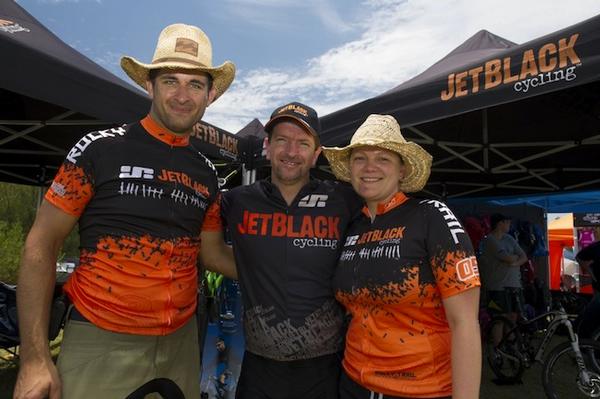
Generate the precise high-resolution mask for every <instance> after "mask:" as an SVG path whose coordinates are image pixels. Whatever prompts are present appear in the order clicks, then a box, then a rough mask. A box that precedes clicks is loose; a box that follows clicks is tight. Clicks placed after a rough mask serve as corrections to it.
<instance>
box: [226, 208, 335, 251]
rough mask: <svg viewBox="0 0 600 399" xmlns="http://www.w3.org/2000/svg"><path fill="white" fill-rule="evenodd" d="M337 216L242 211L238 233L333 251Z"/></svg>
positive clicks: (302, 246)
mask: <svg viewBox="0 0 600 399" xmlns="http://www.w3.org/2000/svg"><path fill="white" fill-rule="evenodd" d="M339 225H340V218H339V216H311V215H304V216H293V215H287V214H285V213H282V212H274V213H257V212H249V211H244V215H243V218H242V223H238V225H237V231H238V233H240V234H243V235H255V236H268V237H288V238H293V240H292V244H293V245H294V246H295V247H298V248H300V249H304V248H315V247H319V248H329V249H336V248H337V246H338V240H339V239H340V228H339Z"/></svg>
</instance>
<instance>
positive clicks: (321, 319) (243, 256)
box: [221, 180, 362, 361]
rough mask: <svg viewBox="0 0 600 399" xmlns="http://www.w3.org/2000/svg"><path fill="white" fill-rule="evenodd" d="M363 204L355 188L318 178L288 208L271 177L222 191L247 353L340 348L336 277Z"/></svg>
mask: <svg viewBox="0 0 600 399" xmlns="http://www.w3.org/2000/svg"><path fill="white" fill-rule="evenodd" d="M361 203H362V201H360V200H359V198H358V197H357V196H356V195H355V194H354V192H353V190H352V188H351V187H350V186H348V185H343V184H339V183H336V182H323V181H319V180H311V181H310V182H309V183H308V184H307V185H305V186H304V187H303V188H302V189H301V190H300V192H299V193H298V195H297V196H296V198H295V199H294V201H293V203H292V204H291V205H290V206H288V205H287V203H286V202H285V200H284V199H283V197H282V196H281V193H280V192H279V189H278V188H277V187H276V186H275V185H273V184H272V183H271V182H270V181H267V180H262V181H258V182H256V183H254V184H252V185H250V186H243V187H236V188H235V189H233V190H231V191H229V192H226V193H224V194H223V200H222V205H221V207H222V212H221V213H222V215H223V219H224V220H225V222H226V224H227V226H228V228H229V234H230V236H231V241H232V244H233V251H234V254H235V260H236V265H237V271H238V277H239V281H240V285H241V291H242V296H243V303H244V333H245V341H246V349H247V350H248V351H249V352H252V353H254V354H256V355H259V356H262V357H266V358H269V359H273V360H280V361H288V360H299V359H309V358H314V357H318V356H323V355H327V354H331V353H336V352H338V351H341V350H342V342H343V323H344V320H343V311H342V308H341V306H340V305H339V304H338V303H337V302H336V300H335V298H334V296H333V291H332V289H331V278H332V277H333V273H334V271H335V267H336V264H337V260H338V258H339V254H340V250H341V244H342V243H343V239H344V234H345V231H346V228H347V226H348V224H349V222H350V220H351V218H352V216H353V215H356V214H357V213H358V212H359V211H360V207H361Z"/></svg>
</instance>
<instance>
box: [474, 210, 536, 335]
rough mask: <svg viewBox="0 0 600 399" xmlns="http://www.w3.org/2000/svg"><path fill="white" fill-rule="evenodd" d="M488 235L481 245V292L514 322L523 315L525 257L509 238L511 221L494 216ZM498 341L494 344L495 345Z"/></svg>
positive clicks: (508, 218) (500, 216)
mask: <svg viewBox="0 0 600 399" xmlns="http://www.w3.org/2000/svg"><path fill="white" fill-rule="evenodd" d="M490 220H491V226H492V231H491V232H490V233H489V234H488V235H487V236H486V237H485V238H484V239H483V241H482V243H481V256H480V259H479V260H480V263H481V273H482V275H483V276H484V279H483V289H484V290H486V291H487V299H488V301H490V302H493V305H492V306H493V307H494V308H496V310H498V311H499V312H500V313H502V314H504V315H505V316H506V317H507V318H509V319H510V320H511V321H513V322H516V321H517V318H518V317H519V315H520V314H522V313H523V305H524V302H525V300H524V297H523V289H522V285H521V268H520V266H521V265H522V264H523V263H525V262H527V255H526V254H525V252H524V251H523V250H522V249H521V247H520V246H519V244H518V243H517V241H516V240H515V239H514V238H513V237H512V236H511V235H510V234H508V232H509V231H510V225H511V218H510V217H509V216H506V215H503V214H501V213H494V214H493V215H492V216H491V218H490ZM499 338H500V337H498V341H499Z"/></svg>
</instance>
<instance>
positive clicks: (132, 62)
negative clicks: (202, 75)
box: [121, 24, 235, 100]
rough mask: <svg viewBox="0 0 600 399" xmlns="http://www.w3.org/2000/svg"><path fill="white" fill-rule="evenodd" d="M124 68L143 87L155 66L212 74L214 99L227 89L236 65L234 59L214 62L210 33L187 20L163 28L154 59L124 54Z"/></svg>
mask: <svg viewBox="0 0 600 399" xmlns="http://www.w3.org/2000/svg"><path fill="white" fill-rule="evenodd" d="M121 68H123V70H124V71H125V73H127V75H129V77H130V78H131V79H133V81H134V82H135V83H137V84H139V85H140V86H142V87H143V88H144V89H146V81H147V80H148V73H149V72H150V71H151V70H153V69H163V68H172V69H186V70H189V71H199V72H206V73H208V74H210V75H211V76H212V78H213V87H215V89H216V91H217V95H216V96H215V100H216V99H217V98H219V96H221V94H223V93H224V92H225V90H227V88H228V87H229V85H231V82H233V78H234V76H235V65H233V63H232V62H231V61H225V62H224V63H223V64H222V65H220V66H218V67H213V66H212V46H211V44H210V40H209V39H208V36H206V34H204V32H202V30H201V29H200V28H197V27H195V26H192V25H185V24H173V25H169V26H167V27H166V28H165V29H163V31H162V32H160V35H159V36H158V43H157V44H156V50H155V51H154V57H152V63H150V64H144V63H142V62H139V61H138V60H136V59H135V58H133V57H128V56H125V57H122V58H121Z"/></svg>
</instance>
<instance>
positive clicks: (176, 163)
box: [46, 116, 218, 335]
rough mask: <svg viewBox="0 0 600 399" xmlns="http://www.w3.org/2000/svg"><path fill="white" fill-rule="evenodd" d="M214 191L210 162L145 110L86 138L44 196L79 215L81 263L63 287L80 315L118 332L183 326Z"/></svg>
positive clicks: (169, 329)
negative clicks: (131, 119) (132, 120)
mask: <svg viewBox="0 0 600 399" xmlns="http://www.w3.org/2000/svg"><path fill="white" fill-rule="evenodd" d="M217 193H218V185H217V175H216V171H215V169H214V166H213V165H212V163H211V162H210V161H209V160H208V159H206V158H205V157H204V156H203V155H202V154H200V153H199V152H198V151H197V150H196V149H194V148H193V146H191V145H190V144H189V138H188V137H181V136H177V135H174V134H173V133H170V132H167V131H165V130H164V129H161V128H160V127H159V126H158V125H157V124H156V123H155V122H154V121H153V120H152V119H151V118H150V117H149V116H148V117H146V118H145V119H143V120H142V121H141V123H134V124H131V125H128V126H124V127H120V128H116V129H109V130H104V131H98V132H92V133H89V134H87V135H86V136H84V137H83V138H82V139H81V140H80V141H79V142H78V143H77V144H75V146H74V147H73V149H72V150H71V151H70V152H69V154H68V155H67V157H66V160H65V161H64V163H63V165H62V167H61V169H60V170H59V172H58V174H57V176H56V177H55V179H54V182H53V183H52V186H51V188H50V190H49V191H48V193H47V194H46V199H47V200H48V201H49V202H51V203H52V204H54V205H55V206H57V207H59V208H60V209H62V210H63V211H65V212H67V213H70V214H72V215H74V216H78V217H79V234H80V237H81V241H80V247H81V255H80V265H79V267H78V268H77V269H76V270H75V272H74V273H73V274H72V276H71V277H70V279H69V281H68V282H67V284H66V285H65V291H66V292H67V293H68V295H69V297H70V298H71V300H72V301H73V303H74V304H75V306H76V307H77V309H78V310H79V311H80V313H81V314H82V315H83V316H85V317H86V318H87V319H88V320H90V321H91V322H93V323H94V324H96V325H98V326H99V327H102V328H104V329H108V330H111V331H116V332H126V333H132V334H142V335H164V334H167V333H170V332H172V331H174V330H175V329H177V328H178V327H180V326H182V325H183V324H184V323H185V322H186V321H187V320H188V319H189V318H190V317H191V316H192V315H193V313H194V311H195V307H196V293H197V268H196V258H197V254H198V248H199V235H200V230H201V229H202V228H203V221H204V216H205V213H206V211H207V209H208V208H209V205H210V204H211V203H212V202H214V200H215V198H216V195H217ZM209 229H210V228H209Z"/></svg>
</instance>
